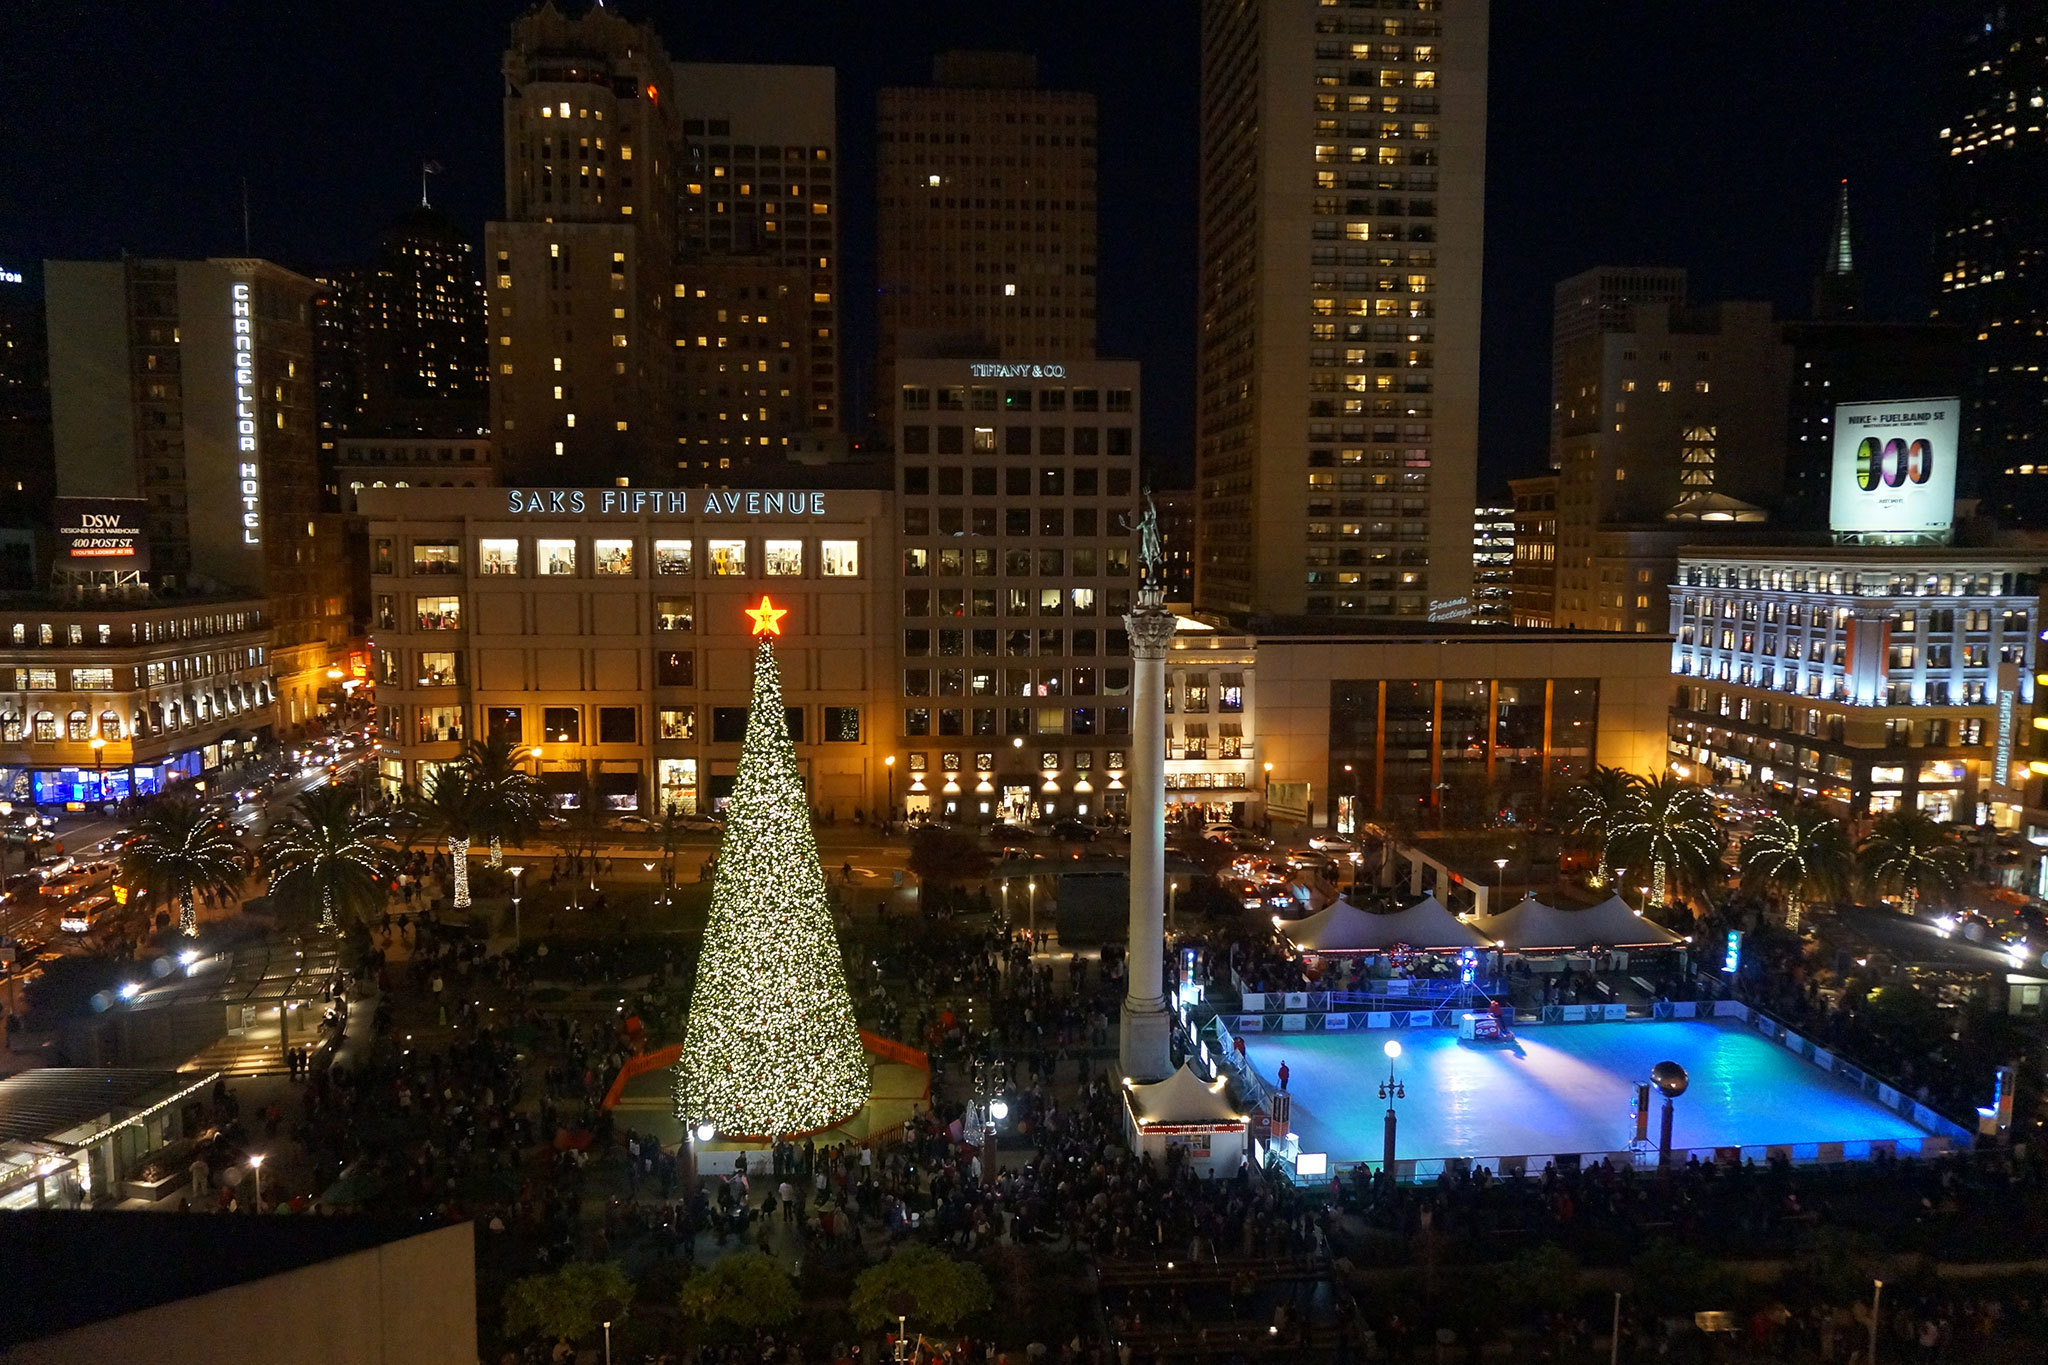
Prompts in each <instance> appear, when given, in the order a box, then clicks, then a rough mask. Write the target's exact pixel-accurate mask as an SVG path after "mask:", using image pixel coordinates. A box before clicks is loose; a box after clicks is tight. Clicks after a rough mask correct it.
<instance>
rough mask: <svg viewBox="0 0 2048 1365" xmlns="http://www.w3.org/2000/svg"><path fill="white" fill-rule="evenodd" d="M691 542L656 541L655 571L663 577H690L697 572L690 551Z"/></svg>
mask: <svg viewBox="0 0 2048 1365" xmlns="http://www.w3.org/2000/svg"><path fill="white" fill-rule="evenodd" d="M690 545H691V542H689V541H687V540H657V541H655V542H654V572H655V574H656V575H657V576H659V577H663V578H688V577H689V576H690V575H691V574H693V573H695V572H696V566H695V563H694V561H693V557H692V555H691V553H690Z"/></svg>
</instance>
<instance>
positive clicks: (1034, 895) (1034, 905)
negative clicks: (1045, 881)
mask: <svg viewBox="0 0 2048 1365" xmlns="http://www.w3.org/2000/svg"><path fill="white" fill-rule="evenodd" d="M1025 886H1026V887H1027V888H1028V894H1029V896H1030V898H1031V904H1030V918H1029V919H1028V920H1027V921H1025V935H1026V937H1028V938H1029V939H1030V940H1031V951H1032V952H1034V953H1035V952H1037V951H1038V878H1036V877H1027V878H1026V879H1025Z"/></svg>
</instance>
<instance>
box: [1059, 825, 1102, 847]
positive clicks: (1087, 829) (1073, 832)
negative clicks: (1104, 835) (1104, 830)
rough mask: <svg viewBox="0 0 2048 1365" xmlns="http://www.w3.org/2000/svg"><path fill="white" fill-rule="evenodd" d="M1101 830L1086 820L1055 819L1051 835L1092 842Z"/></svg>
mask: <svg viewBox="0 0 2048 1365" xmlns="http://www.w3.org/2000/svg"><path fill="white" fill-rule="evenodd" d="M1100 835H1101V831H1100V830H1098V829H1096V828H1095V826H1093V825H1091V824H1089V823H1088V822H1087V821H1086V820H1055V821H1054V822H1053V826H1052V836H1053V838H1055V839H1074V840H1078V841H1080V842H1082V843H1090V844H1092V843H1094V842H1095V840H1096V839H1097V838H1098V837H1100Z"/></svg>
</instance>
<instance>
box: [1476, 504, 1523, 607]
mask: <svg viewBox="0 0 2048 1365" xmlns="http://www.w3.org/2000/svg"><path fill="white" fill-rule="evenodd" d="M1514 596H1515V509H1514V508H1512V507H1475V508H1473V509H1472V608H1471V611H1470V612H1469V613H1467V615H1466V617H1465V619H1466V620H1468V621H1470V622H1471V623H1472V624H1473V625H1475V626H1506V625H1512V624H1514V619H1515V608H1514Z"/></svg>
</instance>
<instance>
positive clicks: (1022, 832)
mask: <svg viewBox="0 0 2048 1365" xmlns="http://www.w3.org/2000/svg"><path fill="white" fill-rule="evenodd" d="M988 837H989V841H990V842H991V843H994V844H995V845H997V846H998V847H1000V848H1023V847H1024V846H1025V845H1027V844H1029V843H1030V842H1031V841H1032V840H1033V839H1035V838H1037V837H1038V836H1037V835H1035V834H1033V833H1032V832H1031V831H1030V830H1028V829H1025V828H1024V827H1023V826H1021V825H1009V824H1002V823H997V824H993V825H990V826H989V827H988Z"/></svg>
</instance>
